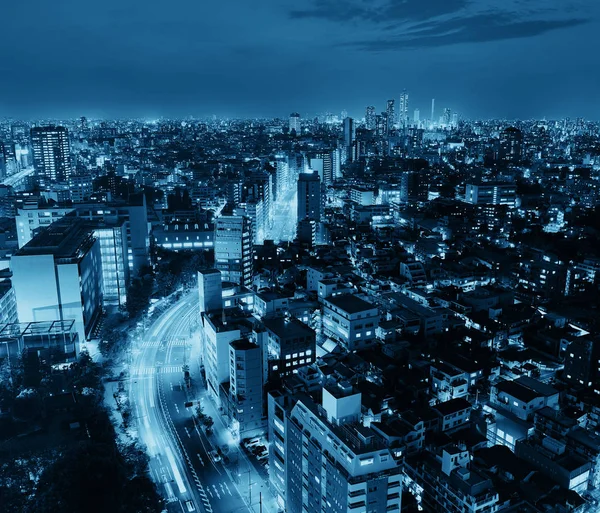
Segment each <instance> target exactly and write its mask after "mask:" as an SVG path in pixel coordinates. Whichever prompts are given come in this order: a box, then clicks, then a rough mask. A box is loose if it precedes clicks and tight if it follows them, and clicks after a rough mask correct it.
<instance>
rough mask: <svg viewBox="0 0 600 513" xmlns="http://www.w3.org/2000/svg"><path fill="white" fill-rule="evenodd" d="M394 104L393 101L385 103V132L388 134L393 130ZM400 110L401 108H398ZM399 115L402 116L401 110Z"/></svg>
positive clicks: (394, 118)
mask: <svg viewBox="0 0 600 513" xmlns="http://www.w3.org/2000/svg"><path fill="white" fill-rule="evenodd" d="M395 104H396V102H395V101H394V100H388V101H387V108H386V110H385V112H386V114H387V131H388V134H389V133H390V132H391V131H392V130H393V129H394V125H395V124H396V105H395ZM400 109H402V106H400ZM400 114H402V110H400Z"/></svg>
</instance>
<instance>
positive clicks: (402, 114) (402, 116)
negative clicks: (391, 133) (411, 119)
mask: <svg viewBox="0 0 600 513" xmlns="http://www.w3.org/2000/svg"><path fill="white" fill-rule="evenodd" d="M398 119H399V125H400V128H404V127H406V126H407V125H408V93H407V92H406V91H402V94H401V95H400V105H399V106H398Z"/></svg>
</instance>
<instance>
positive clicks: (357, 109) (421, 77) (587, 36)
mask: <svg viewBox="0 0 600 513" xmlns="http://www.w3.org/2000/svg"><path fill="white" fill-rule="evenodd" d="M547 4H548V3H547V2H545V3H544V2H540V1H535V2H529V3H528V4H527V7H524V6H522V5H520V4H519V3H518V2H504V3H503V4H502V6H497V5H496V6H494V5H493V2H478V5H476V6H475V5H473V4H470V3H468V2H464V1H462V0H454V1H452V2H437V1H434V2H428V3H427V5H426V6H422V5H420V4H419V3H417V2H413V1H410V2H404V3H403V4H402V6H401V7H400V8H399V7H398V6H397V5H395V4H394V3H393V2H387V1H386V2H384V1H378V2H373V3H369V4H368V6H366V5H365V4H364V3H361V2H343V3H342V2H337V1H333V0H328V1H324V0H321V1H317V2H304V3H303V4H302V5H295V4H292V3H291V2H287V1H286V2H283V3H281V2H280V3H274V2H271V1H267V0H263V1H261V2H259V3H258V4H253V5H252V6H249V5H246V4H243V3H240V2H236V3H235V4H234V6H233V9H232V8H231V7H232V6H229V5H227V6H226V5H213V6H209V7H206V6H200V5H196V4H193V3H191V2H187V1H184V0H180V1H179V2H178V4H177V5H175V6H174V8H173V9H169V10H168V11H165V10H164V9H162V7H161V6H160V5H159V4H158V3H157V2H145V3H144V9H143V10H140V9H138V7H139V6H137V5H136V4H135V3H134V4H130V5H128V6H120V5H118V4H117V3H116V2H115V1H114V0H109V1H107V2H103V4H102V8H101V9H94V8H92V7H89V6H83V7H82V6H81V5H79V4H75V3H74V2H71V1H68V2H62V3H61V5H60V6H58V7H56V8H52V9H49V8H48V7H47V6H45V5H44V4H43V3H42V2H40V1H39V0H32V1H31V2H29V3H28V4H27V5H25V4H23V3H13V4H11V5H9V6H7V8H6V17H7V19H11V20H13V22H12V23H10V24H8V25H7V27H6V30H5V31H4V32H3V34H2V35H1V36H0V40H2V42H3V43H4V44H5V45H9V46H10V47H11V48H12V49H13V50H12V52H11V53H10V54H9V55H7V57H6V58H5V59H4V60H3V65H2V67H3V69H4V71H5V73H7V74H8V76H10V77H14V78H13V79H11V80H4V81H3V82H2V84H1V85H0V113H1V114H2V115H6V116H13V117H23V118H31V117H33V116H43V117H47V116H48V117H74V116H79V115H86V116H88V117H115V116H117V115H118V116H130V117H139V116H143V117H161V116H164V117H185V116H189V115H193V116H209V115H212V114H215V115H218V116H220V117H257V116H266V117H269V116H284V115H285V113H288V112H294V111H298V112H300V113H306V112H325V111H330V112H341V111H342V110H344V109H345V110H347V111H348V113H349V114H350V115H351V116H353V117H359V115H360V117H362V115H364V108H365V107H366V106H367V105H373V104H376V105H382V107H377V109H378V110H379V109H380V108H381V110H384V105H385V102H386V100H387V99H390V98H394V99H396V101H398V98H399V95H400V94H401V92H402V91H403V90H406V91H407V92H408V93H409V94H410V105H411V111H412V108H413V107H419V108H420V110H421V112H428V110H429V109H428V105H429V103H430V101H431V98H436V105H438V106H439V107H438V109H439V110H440V111H441V110H443V108H445V107H448V108H451V109H452V110H453V111H455V112H460V113H462V114H463V116H464V117H466V118H469V119H477V118H482V119H489V118H510V119H513V118H543V117H546V118H562V117H585V118H591V119H598V118H600V107H598V106H597V105H600V102H599V101H598V100H599V99H600V97H599V95H600V93H599V92H598V88H597V87H595V84H596V83H597V81H598V80H597V78H595V73H597V72H596V71H595V69H594V67H593V66H589V64H590V59H591V57H592V49H593V46H594V45H593V42H594V41H595V40H597V35H596V34H597V32H598V31H597V28H598V19H599V17H598V11H599V8H598V6H596V5H593V4H592V2H589V1H585V0H580V1H575V2H568V3H566V4H565V3H561V4H558V3H556V4H555V5H547ZM31 9H33V11H34V12H36V13H38V14H39V15H36V16H33V17H32V16H30V15H29V12H30V10H31ZM23 34H27V37H26V38H23ZM17 40H18V41H19V44H16V45H15V44H12V43H11V42H14V41H17ZM41 45H44V46H43V47H44V48H46V50H47V51H45V52H43V53H42V52H40V51H39V49H40V48H41V47H42V46H41ZM562 63H568V68H567V66H566V65H563V64H562ZM563 68H564V69H563ZM381 77H385V80H381Z"/></svg>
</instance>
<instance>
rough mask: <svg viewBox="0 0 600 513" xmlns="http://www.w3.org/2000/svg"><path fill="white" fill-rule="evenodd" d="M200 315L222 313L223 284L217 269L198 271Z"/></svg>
mask: <svg viewBox="0 0 600 513" xmlns="http://www.w3.org/2000/svg"><path fill="white" fill-rule="evenodd" d="M198 298H199V299H200V313H204V312H208V313H212V312H220V311H221V310H222V309H223V282H222V279H221V273H220V271H218V270H217V269H207V270H204V271H198Z"/></svg>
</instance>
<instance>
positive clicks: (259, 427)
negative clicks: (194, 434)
mask: <svg viewBox="0 0 600 513" xmlns="http://www.w3.org/2000/svg"><path fill="white" fill-rule="evenodd" d="M262 353H263V348H262V347H261V346H260V345H257V344H255V343H254V342H252V341H250V340H247V339H240V340H234V341H232V342H230V343H229V362H230V365H229V367H230V374H229V400H230V403H231V408H230V412H231V414H230V417H231V420H232V428H233V433H234V435H235V436H236V437H237V438H239V439H244V438H250V437H252V436H255V435H260V434H262V433H263V432H264V428H265V426H266V422H265V420H266V419H265V416H264V415H263V386H264V381H263V354H262Z"/></svg>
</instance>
